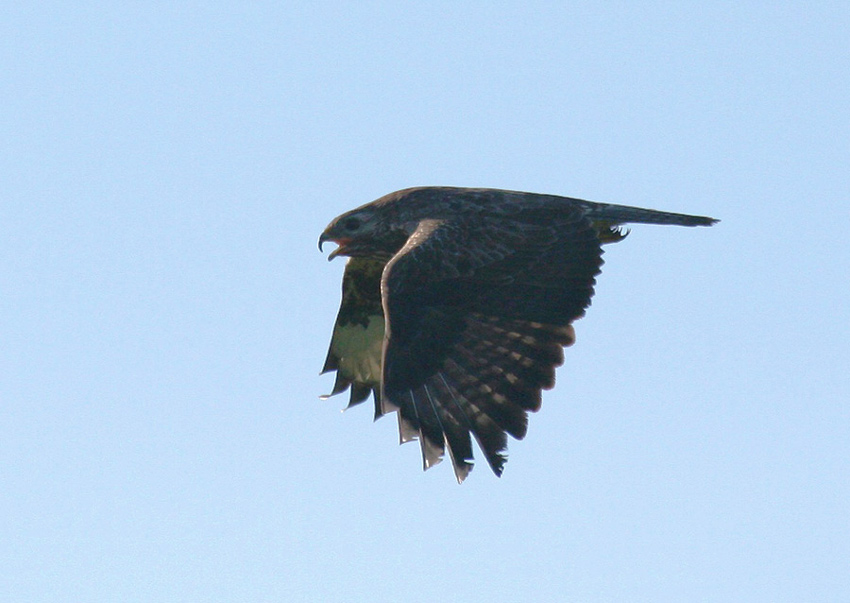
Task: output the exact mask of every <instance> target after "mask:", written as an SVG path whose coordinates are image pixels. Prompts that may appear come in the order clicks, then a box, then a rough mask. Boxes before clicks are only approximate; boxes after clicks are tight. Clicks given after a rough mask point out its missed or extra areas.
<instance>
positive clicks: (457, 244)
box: [319, 187, 716, 482]
mask: <svg viewBox="0 0 850 603" xmlns="http://www.w3.org/2000/svg"><path fill="white" fill-rule="evenodd" d="M630 222H634V223H646V224H677V225H681V226H710V225H711V224H714V223H715V222H716V220H714V219H712V218H706V217H700V216H689V215H684V214H674V213H667V212H658V211H654V210H648V209H640V208H636V207H628V206H622V205H609V204H601V203H592V202H589V201H583V200H581V199H571V198H567V197H558V196H554V195H538V194H533V193H521V192H514V191H502V190H493V189H465V188H449V187H422V188H411V189H406V190H402V191H397V192H395V193H391V194H389V195H387V196H385V197H382V198H380V199H378V200H377V201H373V202H372V203H368V204H366V205H363V206H361V207H358V208H357V209H354V210H351V211H349V212H346V213H344V214H342V215H341V216H339V217H337V218H336V219H335V220H333V221H332V222H331V223H330V224H329V225H328V227H327V228H326V229H325V231H324V232H323V233H322V235H321V237H320V239H319V246H320V248H321V245H322V243H323V242H325V241H333V242H336V243H337V244H338V245H339V247H338V248H337V249H336V250H335V251H334V252H332V253H331V255H330V257H329V259H333V258H334V257H336V256H338V255H347V256H350V259H349V261H348V264H347V265H346V270H345V275H344V277H343V293H342V304H341V307H340V311H339V316H338V317H337V322H336V325H335V327H334V333H333V338H332V340H331V346H330V350H329V351H328V357H327V360H326V361H325V366H324V370H323V371H322V372H327V371H331V370H335V371H336V372H337V374H336V383H335V384H334V388H333V391H332V392H331V395H333V394H337V393H340V392H343V391H345V390H346V389H348V388H349V387H350V388H351V398H350V402H349V406H350V405H353V404H358V403H360V402H363V401H364V400H365V399H366V398H367V397H368V396H369V394H370V393H372V394H373V397H374V399H375V416H376V417H378V416H381V415H384V414H387V413H388V412H392V411H394V410H397V411H398V418H399V432H400V437H401V441H402V442H406V441H409V440H412V439H419V442H420V445H421V447H422V457H423V464H424V467H425V468H426V469H427V468H429V467H431V466H433V465H434V464H436V463H438V462H440V460H442V458H443V455H444V450H445V448H446V447H448V451H449V454H450V456H451V459H452V464H453V466H454V470H455V475H456V477H457V479H458V482H461V481H463V480H464V478H466V476H467V475H468V474H469V471H471V469H472V463H473V456H472V442H471V438H470V434H472V436H474V437H475V439H476V440H477V441H478V444H479V446H480V448H481V450H482V451H483V453H484V455H485V457H486V459H487V462H488V463H489V465H490V467H491V468H492V470H493V471H494V472H495V473H496V475H501V473H502V469H503V467H504V464H505V461H506V456H505V451H506V449H507V435H508V434H509V435H511V436H513V437H514V438H517V439H522V438H523V437H524V436H525V434H526V429H527V425H528V416H527V412H528V411H536V410H538V409H539V408H540V401H541V390H544V389H550V388H552V387H553V386H554V384H555V368H556V367H557V366H559V365H560V364H561V363H562V362H563V347H564V346H569V345H571V344H572V343H573V342H574V341H575V333H574V331H573V327H572V323H573V321H575V320H576V319H577V318H579V317H581V316H582V315H583V314H584V311H585V309H586V308H587V307H588V306H589V305H590V298H591V297H592V295H593V287H594V284H595V283H596V280H595V277H596V275H597V274H599V270H600V267H601V265H602V250H601V245H602V244H603V243H610V242H616V241H619V240H621V239H623V238H624V237H625V233H623V232H622V231H621V230H620V229H619V225H620V224H624V223H630Z"/></svg>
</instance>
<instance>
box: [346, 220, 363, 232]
mask: <svg viewBox="0 0 850 603" xmlns="http://www.w3.org/2000/svg"><path fill="white" fill-rule="evenodd" d="M343 226H345V229H346V230H357V229H358V228H360V218H347V219H346V220H345V222H344V224H343Z"/></svg>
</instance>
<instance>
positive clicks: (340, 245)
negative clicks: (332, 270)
mask: <svg viewBox="0 0 850 603" xmlns="http://www.w3.org/2000/svg"><path fill="white" fill-rule="evenodd" d="M326 241H330V242H332V243H336V244H337V245H338V247H337V248H336V249H334V250H333V251H331V253H330V255H328V261H329V262H330V261H331V260H332V259H334V258H335V257H336V256H338V255H340V253H342V252H343V251H344V250H345V244H346V243H347V242H348V241H346V240H345V239H333V238H331V237H330V235H328V233H326V232H323V233H322V235H321V236H320V237H319V251H322V245H324V243H325V242H326Z"/></svg>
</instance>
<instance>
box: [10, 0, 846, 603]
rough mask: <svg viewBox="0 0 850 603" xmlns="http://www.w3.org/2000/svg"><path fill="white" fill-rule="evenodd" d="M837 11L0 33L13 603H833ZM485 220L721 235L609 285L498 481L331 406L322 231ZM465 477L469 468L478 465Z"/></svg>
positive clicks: (841, 224) (100, 17)
mask: <svg viewBox="0 0 850 603" xmlns="http://www.w3.org/2000/svg"><path fill="white" fill-rule="evenodd" d="M848 28H850V10H848V8H847V5H846V3H838V2H834V3H830V2H822V3H815V4H814V5H811V4H810V5H804V4H803V3H779V4H776V5H771V6H769V7H768V6H766V4H765V3H751V2H744V3H740V2H736V3H725V2H717V3H708V4H706V3H697V2H670V3H644V4H642V5H640V6H638V5H629V4H623V3H616V4H615V3H610V4H605V3H594V4H572V3H534V2H530V3H529V2H525V3H501V2H497V3H479V2H468V3H462V4H461V3H443V2H436V3H429V4H427V5H422V4H412V3H386V2H367V3H358V4H353V3H352V4H347V3H332V2H331V3H321V2H313V3H278V2H256V3H241V4H240V3H182V4H155V3H102V4H98V3H86V2H82V3H50V2H43V3H17V4H15V5H9V6H6V7H4V8H3V9H2V19H0V39H2V43H0V60H2V64H3V72H4V76H3V78H2V97H0V103H2V105H0V109H1V110H0V128H1V129H0V139H2V143H0V173H1V174H2V177H0V262H2V267H0V367H2V368H0V374H2V377H0V560H2V562H1V563H0V599H3V600H4V601H6V600H7V601H31V602H39V601H163V602H171V601H175V602H176V601H185V602H199V601H211V602H212V601H258V602H260V601H391V600H401V599H404V600H408V601H434V600H455V601H469V602H479V601H488V602H489V601H495V600H498V601H547V600H548V601H682V600H701V601H729V600H746V601H801V600H806V601H835V600H841V599H842V598H844V597H846V596H847V593H848V592H850V578H848V577H850V512H848V511H850V509H848V503H847V501H848V500H850V481H848V475H850V472H849V471H848V470H850V461H848V459H850V441H849V440H848V438H850V411H848V403H847V401H848V400H850V371H848V367H849V366H850V346H849V345H848V324H850V289H848V287H847V285H846V279H847V275H848V273H850V244H848V239H847V233H848V230H850V204H848V194H850V176H848V172H850V170H848V166H850V120H848V108H850V75H848V74H850V46H848V44H847V31H848ZM424 184H443V185H459V186H488V187H498V188H510V189H518V190H528V191H535V192H548V193H556V194H563V195H568V196H577V197H583V198H587V199H591V200H596V201H605V202H612V203H625V204H630V205H639V206H645V207H654V208H658V209H668V210H672V211H679V212H689V213H697V214H703V215H711V216H714V217H717V218H720V219H722V222H721V223H720V224H719V225H717V226H715V227H713V228H711V229H684V228H667V227H651V226H638V227H635V228H634V229H633V232H632V234H631V235H630V236H629V238H628V239H627V240H626V241H625V242H623V243H622V244H619V245H617V246H615V247H610V248H609V249H608V250H607V253H606V256H605V258H606V265H605V267H604V269H603V274H602V276H601V277H600V279H599V285H598V287H597V295H596V297H595V298H594V302H593V306H592V307H591V308H590V310H589V312H588V314H587V316H586V317H585V318H584V319H582V320H581V321H580V322H578V323H577V324H576V331H577V335H578V342H577V344H576V345H575V346H574V347H572V348H570V349H568V350H567V353H566V362H565V364H564V366H563V367H562V368H561V369H559V371H558V386H557V387H556V388H555V389H554V390H552V391H550V392H547V393H546V394H545V395H544V403H543V408H542V410H541V411H540V412H539V413H537V414H536V415H534V416H532V418H531V425H530V429H529V434H528V437H527V438H526V439H525V440H524V441H522V442H511V445H510V453H511V455H510V456H511V458H510V461H509V463H508V465H507V468H506V471H505V474H504V476H503V477H502V478H501V479H497V478H495V477H494V476H493V475H491V474H490V473H489V472H488V471H487V470H486V468H485V467H484V466H479V467H478V468H477V469H476V470H475V471H474V472H473V473H472V475H471V476H470V478H469V479H468V480H467V481H466V482H465V483H464V484H463V485H462V486H458V485H457V484H456V483H455V480H454V478H453V476H452V473H451V468H450V466H449V464H448V463H443V464H442V465H440V466H438V467H437V468H435V469H432V470H430V471H428V472H427V473H422V471H421V469H420V459H419V450H418V447H417V446H416V445H415V444H409V445H405V446H403V447H399V446H398V445H397V433H396V425H395V422H394V420H393V418H385V419H383V420H381V421H378V422H377V423H374V424H373V423H372V420H371V412H370V410H369V409H367V408H363V407H361V408H355V409H352V410H350V411H348V412H346V413H344V414H342V413H340V409H341V408H342V406H343V405H344V403H345V400H344V399H342V398H333V399H331V400H328V401H320V400H319V399H318V396H319V395H320V394H323V393H327V392H328V391H329V390H330V388H331V385H332V378H331V377H329V376H323V377H319V376H318V371H319V369H320V368H321V366H322V362H323V361H324V357H325V353H326V350H327V344H328V341H329V337H330V331H331V327H332V322H333V319H334V317H335V313H336V310H337V305H338V302H339V287H340V276H341V272H342V268H343V263H342V261H336V262H333V263H331V264H328V263H327V262H326V261H325V260H326V255H327V254H324V255H322V254H320V253H319V252H318V251H317V249H316V241H317V238H318V235H319V233H320V232H321V230H322V229H323V228H324V226H325V224H326V223H327V222H328V221H329V220H330V219H331V218H333V217H334V216H336V215H337V214H339V213H341V212H343V211H345V210H347V209H350V208H352V207H354V206H356V205H360V204H362V203H365V202H367V201H370V200H372V199H374V198H377V197H379V196H381V195H383V194H385V193H387V192H390V191H392V190H396V189H399V188H404V187H407V186H414V185H424ZM479 464H480V463H479Z"/></svg>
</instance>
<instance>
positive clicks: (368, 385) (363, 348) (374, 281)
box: [320, 258, 384, 419]
mask: <svg viewBox="0 0 850 603" xmlns="http://www.w3.org/2000/svg"><path fill="white" fill-rule="evenodd" d="M383 268H384V262H381V261H377V260H369V259H363V258H350V259H349V260H348V262H347V263H346V265H345V272H344V274H343V278H342V301H341V302H340V308H339V313H338V314H337V318H336V322H335V323H334V329H333V335H332V337H331V343H330V346H329V348H328V355H327V357H326V358H325V364H324V366H323V367H322V371H321V374H324V373H327V372H330V371H336V379H335V381H334V386H333V390H332V391H331V393H329V394H325V395H323V396H320V398H321V399H323V400H326V399H328V398H329V397H331V396H334V395H336V394H340V393H342V392H344V391H346V390H347V389H349V388H350V389H351V395H350V397H349V401H348V405H347V406H346V409H348V408H351V407H352V406H355V405H357V404H360V403H362V402H364V401H365V400H366V398H368V397H369V394H370V393H371V394H372V396H373V398H374V402H375V418H376V419H377V418H378V417H379V416H380V415H381V403H380V400H381V398H380V396H381V393H380V391H381V385H380V384H381V354H382V347H383V339H384V312H383V307H382V305H381V272H382V271H383Z"/></svg>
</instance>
